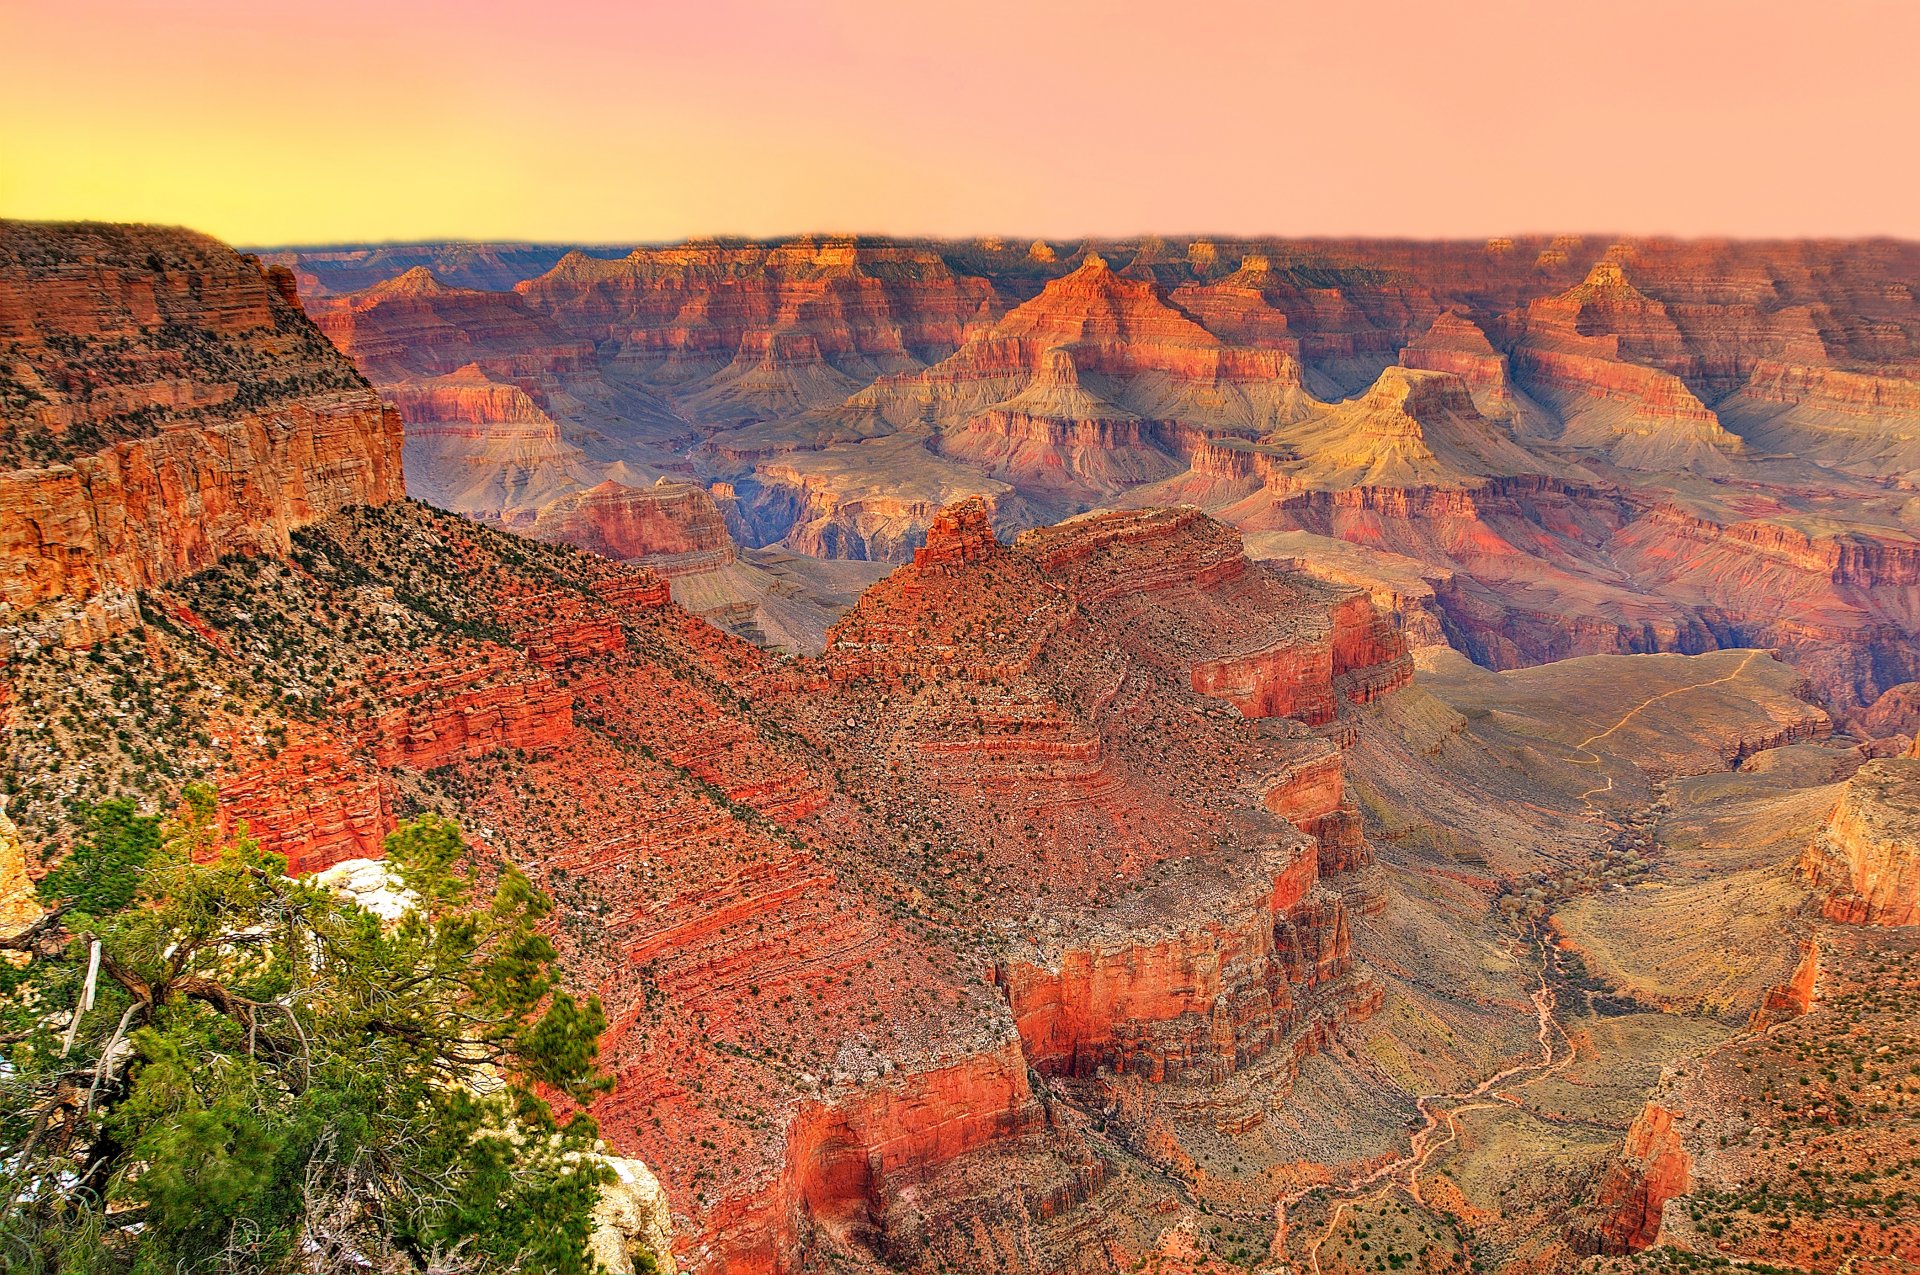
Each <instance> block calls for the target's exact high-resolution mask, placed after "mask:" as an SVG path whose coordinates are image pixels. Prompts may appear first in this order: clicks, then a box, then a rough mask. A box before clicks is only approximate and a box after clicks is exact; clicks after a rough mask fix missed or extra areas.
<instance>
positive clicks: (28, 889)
mask: <svg viewBox="0 0 1920 1275" xmlns="http://www.w3.org/2000/svg"><path fill="white" fill-rule="evenodd" d="M40 912H41V909H40V899H39V895H38V894H37V893H36V891H35V890H34V884H33V878H32V877H31V876H29V875H28V873H27V848H26V846H25V844H24V843H22V842H21V840H20V830H19V829H18V828H16V827H14V826H13V820H11V819H9V818H8V817H7V807H6V802H4V801H0V938H6V937H11V936H12V935H15V934H18V933H19V932H20V931H22V930H24V929H26V928H27V927H28V926H29V925H32V924H33V923H34V922H35V921H37V920H39V919H40Z"/></svg>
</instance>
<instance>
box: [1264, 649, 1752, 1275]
mask: <svg viewBox="0 0 1920 1275" xmlns="http://www.w3.org/2000/svg"><path fill="white" fill-rule="evenodd" d="M1765 654H1767V653H1766V652H1765V651H1749V652H1747V655H1746V658H1745V659H1743V660H1741V661H1740V663H1739V665H1738V666H1737V667H1735V668H1734V670H1733V671H1732V672H1730V673H1727V674H1725V675H1723V676H1721V677H1716V678H1714V679H1712V680H1711V681H1706V682H1696V683H1693V684H1692V685H1689V686H1676V687H1674V688H1672V689H1671V690H1665V691H1661V692H1659V693H1658V694H1655V695H1649V696H1648V697H1647V698H1646V699H1644V700H1642V701H1640V703H1638V704H1636V705H1634V706H1633V707H1632V708H1630V709H1628V710H1627V711H1626V712H1625V713H1624V714H1623V715H1622V716H1621V717H1620V719H1619V720H1618V721H1616V722H1614V724H1613V725H1611V726H1609V727H1607V728H1606V729H1605V730H1602V731H1596V732H1595V733H1593V734H1591V735H1589V736H1587V737H1586V738H1585V739H1583V740H1581V741H1580V742H1579V743H1577V744H1574V745H1572V748H1573V749H1574V751H1576V752H1581V753H1585V754H1586V756H1585V757H1582V758H1575V759H1574V764H1576V765H1582V766H1595V767H1598V766H1600V765H1602V764H1603V762H1604V759H1603V758H1602V757H1601V756H1600V755H1599V754H1598V753H1596V752H1594V751H1593V745H1595V744H1597V743H1599V742H1600V741H1601V740H1603V739H1606V738H1608V737H1609V736H1611V735H1613V734H1615V733H1616V732H1618V731H1619V730H1620V729H1622V728H1623V727H1625V726H1626V725H1627V724H1628V723H1629V722H1631V721H1633V719H1634V718H1636V717H1638V716H1639V715H1640V714H1641V713H1643V712H1645V711H1646V710H1647V709H1649V708H1651V707H1652V706H1653V705H1655V704H1657V703H1659V702H1660V701H1661V700H1665V699H1671V698H1673V697H1675V696H1678V695H1685V694H1690V693H1691V692H1694V691H1700V690H1705V689H1707V688H1708V687H1711V686H1721V685H1724V684H1726V683H1728V682H1731V681H1734V680H1735V679H1737V678H1739V677H1741V676H1743V675H1745V673H1746V671H1747V669H1748V668H1749V667H1751V666H1752V664H1753V662H1754V660H1756V659H1758V658H1760V657H1761V656H1762V655H1765ZM1606 780H1607V781H1606V783H1604V784H1600V785H1596V786H1595V787H1592V788H1589V789H1587V790H1586V791H1585V792H1583V793H1581V794H1580V796H1579V801H1580V804H1581V805H1582V806H1583V807H1585V809H1584V810H1583V811H1582V812H1581V813H1582V814H1583V815H1584V816H1585V817H1586V818H1589V819H1592V820H1594V821H1596V822H1597V823H1601V824H1602V825H1603V826H1604V823H1605V815H1604V814H1603V813H1602V811H1601V810H1600V807H1599V805H1598V803H1597V802H1596V801H1595V800H1594V799H1595V798H1596V797H1599V796H1602V795H1604V794H1606V793H1610V792H1612V791H1613V776H1611V775H1608V776H1607V777H1606ZM1532 940H1533V942H1534V945H1535V950H1536V952H1537V953H1538V955H1539V966H1538V968H1537V970H1536V971H1535V977H1536V979H1537V980H1538V982H1539V985H1538V987H1536V988H1535V990H1534V993H1533V998H1532V999H1533V1011H1534V1019H1535V1023H1536V1030H1535V1032H1534V1041H1535V1045H1536V1047H1537V1049H1538V1051H1539V1054H1538V1057H1536V1058H1533V1059H1532V1060H1530V1061H1526V1062H1520V1063H1515V1064H1514V1065H1512V1066H1510V1067H1507V1068H1505V1069H1504V1070H1501V1071H1497V1072H1495V1073H1493V1074H1492V1075H1490V1076H1488V1077H1487V1078H1486V1079H1484V1080H1482V1081H1481V1082H1480V1083H1479V1084H1477V1085H1475V1086H1474V1087H1473V1088H1471V1089H1466V1090H1460V1091H1456V1092H1454V1093H1446V1094H1422V1095H1421V1096H1420V1097H1418V1098H1416V1099H1415V1100H1414V1106H1415V1107H1416V1109H1417V1110H1418V1111H1419V1112H1420V1116H1421V1119H1422V1124H1421V1127H1420V1128H1419V1129H1418V1130H1416V1131H1415V1132H1414V1133H1413V1134H1412V1135H1411V1136H1410V1137H1409V1138H1408V1139H1407V1150H1406V1153H1405V1154H1403V1155H1401V1156H1399V1157H1397V1158H1395V1159H1393V1160H1391V1161H1389V1162H1388V1163H1386V1164H1383V1165H1381V1166H1379V1167H1378V1168H1376V1169H1374V1170H1373V1171H1372V1172H1370V1173H1368V1174H1366V1175H1364V1176H1363V1177H1360V1178H1357V1179H1355V1180H1354V1181H1351V1182H1348V1183H1346V1184H1344V1185H1341V1186H1332V1185H1329V1184H1315V1185H1311V1186H1303V1187H1298V1188H1295V1189H1294V1190H1292V1191H1290V1192H1288V1193H1286V1194H1285V1195H1282V1196H1281V1197H1280V1198H1279V1199H1277V1200H1275V1201H1274V1220H1275V1222H1276V1224H1277V1225H1276V1230H1275V1238H1274V1246H1275V1250H1276V1251H1275V1253H1274V1257H1275V1258H1276V1259H1277V1263H1276V1264H1277V1267H1278V1269H1280V1270H1282V1271H1286V1270H1290V1269H1291V1268H1290V1267H1289V1266H1288V1264H1287V1260H1286V1257H1285V1237H1286V1234H1287V1209H1288V1208H1289V1207H1290V1206H1292V1205H1295V1204H1298V1203H1299V1202H1300V1201H1302V1200H1305V1199H1307V1198H1308V1197H1310V1196H1313V1195H1317V1194H1319V1193H1321V1192H1327V1193H1329V1194H1330V1195H1332V1196H1334V1197H1336V1198H1337V1203H1335V1205H1334V1207H1333V1209H1332V1210H1331V1211H1330V1212H1329V1213H1328V1214H1327V1220H1326V1223H1325V1225H1324V1226H1322V1227H1321V1228H1320V1234H1319V1235H1318V1236H1317V1237H1316V1238H1315V1239H1314V1241H1313V1243H1312V1244H1310V1245H1309V1246H1308V1247H1307V1269H1308V1270H1309V1272H1311V1275H1321V1270H1320V1250H1321V1249H1322V1248H1324V1247H1325V1246H1326V1243H1327V1241H1328V1240H1330V1239H1332V1238H1333V1236H1334V1234H1335V1233H1336V1232H1337V1231H1339V1229H1340V1224H1341V1223H1342V1222H1344V1221H1345V1220H1346V1218H1347V1214H1348V1213H1350V1212H1351V1211H1352V1210H1353V1209H1354V1208H1355V1207H1356V1206H1358V1205H1361V1204H1370V1203H1373V1202H1375V1201H1377V1200H1381V1199H1384V1198H1385V1197H1387V1196H1389V1195H1392V1194H1393V1193H1394V1192H1396V1191H1405V1192H1406V1193H1407V1195H1408V1197H1409V1198H1410V1199H1412V1200H1413V1202H1414V1203H1416V1204H1425V1203H1426V1199H1425V1197H1424V1194H1423V1192H1422V1189H1421V1184H1420V1174H1421V1172H1422V1171H1423V1170H1425V1168H1426V1167H1427V1165H1428V1164H1429V1162H1431V1161H1432V1159H1433V1157H1434V1156H1435V1155H1436V1154H1437V1153H1439V1152H1440V1151H1441V1150H1443V1149H1445V1148H1446V1147H1449V1146H1451V1145H1453V1143H1454V1142H1456V1141H1458V1140H1459V1137H1460V1117H1461V1116H1464V1115H1466V1114H1467V1113H1469V1112H1473V1111H1485V1110H1488V1109H1491V1108H1495V1107H1500V1106H1508V1107H1520V1106H1521V1102H1520V1100H1519V1099H1518V1098H1517V1097H1515V1096H1514V1095H1513V1094H1511V1093H1508V1092H1504V1091H1503V1090H1502V1088H1501V1086H1509V1087H1511V1088H1514V1089H1518V1088H1522V1087H1524V1086H1526V1085H1530V1084H1534V1083H1536V1082H1537V1081H1540V1080H1544V1079H1545V1078H1547V1077H1548V1076H1551V1075H1553V1074H1554V1073H1555V1072H1557V1071H1559V1070H1560V1069H1561V1068H1563V1067H1565V1066H1566V1065H1567V1064H1568V1063H1570V1062H1572V1061H1573V1059H1574V1051H1573V1042H1572V1041H1570V1040H1568V1039H1567V1034H1566V1029H1565V1028H1563V1027H1561V1026H1560V1022H1559V1020H1558V1019H1557V1018H1556V1017H1555V1013H1554V1011H1555V1010H1556V1009H1557V1008H1558V1004H1557V998H1556V997H1555V995H1554V991H1553V987H1552V984H1551V983H1550V981H1549V980H1548V977H1547V975H1548V972H1549V970H1550V968H1551V962H1552V956H1551V954H1550V951H1549V949H1548V946H1547V941H1546V939H1545V937H1544V936H1543V935H1541V934H1540V933H1539V932H1538V931H1536V932H1535V933H1534V934H1533V935H1532ZM1556 1038H1557V1039H1558V1043H1559V1044H1561V1045H1564V1046H1565V1049H1564V1050H1562V1049H1559V1048H1556ZM1523 1077H1524V1079H1523ZM1516 1081H1517V1082H1518V1083H1514V1082H1516ZM1443 1133H1444V1136H1440V1135H1442V1134H1443Z"/></svg>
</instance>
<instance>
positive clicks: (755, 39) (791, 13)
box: [0, 0, 1920, 244]
mask: <svg viewBox="0 0 1920 1275" xmlns="http://www.w3.org/2000/svg"><path fill="white" fill-rule="evenodd" d="M1916 44H1920V6H1914V5H1911V4H1907V3H1902V2H1897V0H1839V2H1837V3H1828V4H1823V5H1818V6H1815V5H1807V4H1800V3H1784V2H1778V0H1691V2H1689V0H1658V2H1656V0H1613V2H1611V3H1606V4H1578V3H1572V2H1571V0H1461V2H1458V3H1452V4H1446V3H1439V2H1437V0H1429V2H1426V3H1415V2H1413V0H1375V2H1374V3H1368V4H1358V3H1341V4H1325V5H1308V4H1299V3H1279V2H1273V3H1256V2H1254V0H1228V2H1218V3H1190V4H1182V5H1170V4H1165V3H1145V2H1144V0H1125V2H1115V3H1106V4H1098V3H1093V2H1092V0H1056V2H1054V3H1046V2H1044V0H981V2H977V3H969V4H964V5H963V4H958V3H918V4H915V3H897V2H895V3H881V2H880V0H790V2H781V0H765V2H763V3H748V2H746V0H703V2H700V3H641V4H637V5H636V4H620V3H613V2H612V0H548V2H546V3H526V2H523V0H469V2H466V3H456V2H455V0H330V2H329V3H325V4H319V3H290V2H286V0H117V2H116V0H0V215H6V216H14V217H33V218H98V219H110V220H139V221H160V222H172V223H179V224H185V225H190V226H194V227H196V228H198V229H202V230H206V231H209V232H211V233H214V234H217V235H220V236H221V237H223V238H226V239H229V240H233V241H235V242H241V243H248V244H273V243H300V242H306V243H315V242H344V241H358V240H397V239H421V238H435V237H461V238H514V239H541V240H553V241H574V242H599V241H621V240H645V239H670V238H679V237H684V236H688V235H695V234H712V233H750V234H778V233H785V232H791V231H797V230H855V231H876V232H892V233H901V234H914V233H925V234H947V235H964V234H976V233H988V232H994V233H1009V234H1040V235H1049V236H1059V237H1065V236H1072V235H1078V234H1090V233H1091V234H1127V233H1135V232H1140V231H1147V230H1159V231H1166V232H1195V233H1201V232H1210V233H1278V234H1330V235H1347V234H1351V235H1385V234H1402V235H1417V236H1450V235H1464V236H1477V235H1485V234H1495V233H1505V232H1512V231H1534V230H1579V231H1587V230H1596V231H1613V230H1618V231H1623V232H1631V233H1660V232H1666V233H1679V234H1737V235H1821V234H1828V235H1856V234H1876V233H1877V234H1894V235H1901V236H1907V237H1920V173H1917V172H1916V168H1915V165H1914V164H1913V163H1912V162H1911V158H1910V154H1909V152H1910V150H1911V140H1910V135H1911V132H1912V127H1913V125H1914V123H1915V121H1917V120H1920V77H1916V76H1914V75H1913V74H1912V71H1911V67H1910V64H1909V61H1908V59H1909V58H1910V55H1911V50H1912V49H1913V48H1914V47H1916Z"/></svg>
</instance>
